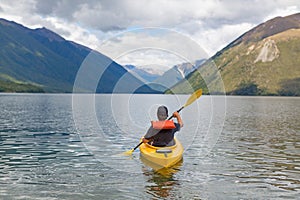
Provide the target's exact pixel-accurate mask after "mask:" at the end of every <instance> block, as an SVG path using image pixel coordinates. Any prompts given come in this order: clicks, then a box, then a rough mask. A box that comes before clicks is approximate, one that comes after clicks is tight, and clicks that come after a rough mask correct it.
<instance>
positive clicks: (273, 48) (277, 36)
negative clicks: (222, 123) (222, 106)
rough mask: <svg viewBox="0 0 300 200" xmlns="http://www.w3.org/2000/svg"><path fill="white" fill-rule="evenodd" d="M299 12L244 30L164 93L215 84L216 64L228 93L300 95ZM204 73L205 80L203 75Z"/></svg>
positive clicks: (212, 87) (189, 90)
mask: <svg viewBox="0 0 300 200" xmlns="http://www.w3.org/2000/svg"><path fill="white" fill-rule="evenodd" d="M299 47H300V13H298V14H294V15H290V16H286V17H276V18H274V19H271V20H269V21H267V22H265V23H262V24H260V25H258V26H256V27H255V28H253V29H251V30H250V31H248V32H246V33H245V34H243V35H242V36H240V37H239V38H237V39H236V40H234V41H233V42H232V43H230V44H229V45H228V46H226V47H225V48H224V49H222V50H221V51H219V52H218V53H216V54H215V55H214V56H213V57H211V58H210V59H209V60H208V61H206V62H205V63H204V64H203V65H201V66H200V67H199V68H198V69H197V70H196V71H194V72H193V73H191V74H190V75H189V76H188V77H187V80H184V81H181V82H180V83H178V84H176V85H175V86H173V87H172V88H171V89H170V90H168V91H166V92H167V93H172V92H173V93H188V92H191V91H192V90H193V89H198V88H204V91H205V92H206V93H209V91H208V88H211V89H213V90H214V91H215V93H218V91H220V92H221V90H220V89H218V88H216V87H217V84H216V80H217V79H216V77H217V76H216V75H217V74H216V72H212V71H211V68H210V66H211V65H213V64H215V65H216V67H217V69H218V72H217V73H220V74H221V77H222V80H223V83H224V87H225V90H226V93H227V94H232V95H292V96H299V95H300V48H299ZM203 75H205V80H206V81H204V77H203Z"/></svg>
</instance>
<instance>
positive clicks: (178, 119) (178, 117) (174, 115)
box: [173, 112, 183, 128]
mask: <svg viewBox="0 0 300 200" xmlns="http://www.w3.org/2000/svg"><path fill="white" fill-rule="evenodd" d="M173 117H175V118H176V119H177V121H178V124H179V125H180V128H181V127H183V121H182V119H181V116H180V115H179V113H178V112H174V113H173Z"/></svg>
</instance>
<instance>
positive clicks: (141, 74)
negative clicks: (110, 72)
mask: <svg viewBox="0 0 300 200" xmlns="http://www.w3.org/2000/svg"><path fill="white" fill-rule="evenodd" d="M124 68H125V69H126V70H127V71H129V72H130V73H132V75H134V76H136V77H137V78H139V79H141V80H142V81H144V82H146V83H148V82H153V81H154V80H155V79H157V78H158V77H159V76H160V75H158V74H153V73H149V72H148V71H146V70H144V69H139V68H137V67H136V66H134V65H124Z"/></svg>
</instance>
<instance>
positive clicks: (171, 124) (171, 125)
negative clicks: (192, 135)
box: [151, 120, 176, 130]
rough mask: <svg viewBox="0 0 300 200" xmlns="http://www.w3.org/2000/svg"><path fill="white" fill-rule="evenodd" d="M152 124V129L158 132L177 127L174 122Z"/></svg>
mask: <svg viewBox="0 0 300 200" xmlns="http://www.w3.org/2000/svg"><path fill="white" fill-rule="evenodd" d="M151 124H152V127H153V128H154V129H157V130H162V129H174V128H176V126H175V124H174V122H173V121H172V120H165V121H151Z"/></svg>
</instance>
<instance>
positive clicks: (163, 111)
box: [157, 106, 168, 120]
mask: <svg viewBox="0 0 300 200" xmlns="http://www.w3.org/2000/svg"><path fill="white" fill-rule="evenodd" d="M167 117H168V108H167V107H166V106H159V107H158V108H157V118H158V120H166V119H167Z"/></svg>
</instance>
